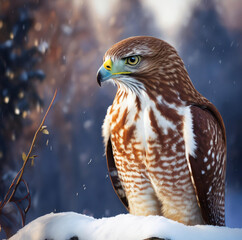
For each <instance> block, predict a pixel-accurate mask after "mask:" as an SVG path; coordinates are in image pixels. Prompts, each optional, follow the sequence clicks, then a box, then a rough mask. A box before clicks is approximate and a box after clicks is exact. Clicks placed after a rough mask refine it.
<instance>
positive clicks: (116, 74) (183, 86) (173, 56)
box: [97, 37, 226, 225]
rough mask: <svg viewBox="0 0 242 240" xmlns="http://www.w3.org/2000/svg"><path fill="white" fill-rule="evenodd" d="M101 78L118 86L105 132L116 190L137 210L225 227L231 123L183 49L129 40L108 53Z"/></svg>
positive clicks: (143, 39) (140, 39)
mask: <svg viewBox="0 0 242 240" xmlns="http://www.w3.org/2000/svg"><path fill="white" fill-rule="evenodd" d="M201 71H202V69H201ZM97 80H98V83H99V84H100V85H101V83H102V82H104V81H107V80H112V81H114V82H115V83H116V85H117V87H118V90H117V93H116V96H115V99H114V101H113V104H112V106H110V107H109V108H108V111H107V115H106V117H105V120H104V124H103V136H104V141H105V145H106V156H107V162H108V168H109V173H110V177H111V180H112V183H113V186H114V189H115V191H116V193H117V195H118V196H119V198H120V199H121V201H122V202H123V204H124V205H125V206H126V208H127V209H128V210H129V211H130V213H131V214H134V215H163V216H165V217H167V218H170V219H173V220H176V221H179V222H182V223H184V224H188V225H194V224H211V225H224V224H225V220H224V219H225V216H224V191H225V169H226V136H225V127H224V123H223V120H222V117H221V116H220V114H219V112H218V110H217V109H216V108H215V106H214V105H213V104H212V103H211V102H209V101H208V100H207V99H206V98H205V97H203V96H202V95H201V94H200V93H199V92H198V91H197V90H196V89H195V88H194V86H193V84H192V82H191V80H190V78H189V76H188V73H187V71H186V69H185V67H184V64H183V61H182V60H181V58H180V57H179V55H178V54H177V52H176V50H175V49H174V48H173V47H172V46H170V45H169V44H168V43H166V42H164V41H162V40H160V39H157V38H153V37H131V38H128V39H125V40H123V41H121V42H119V43H117V44H115V45H114V46H112V47H111V48H110V49H109V50H108V51H107V52H106V54H105V56H104V63H103V65H102V66H101V68H100V69H99V71H98V75H97Z"/></svg>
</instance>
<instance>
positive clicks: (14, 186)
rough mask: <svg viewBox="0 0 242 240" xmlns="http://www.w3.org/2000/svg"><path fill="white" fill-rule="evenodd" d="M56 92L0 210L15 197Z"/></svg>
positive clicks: (0, 205) (0, 204)
mask: <svg viewBox="0 0 242 240" xmlns="http://www.w3.org/2000/svg"><path fill="white" fill-rule="evenodd" d="M56 94H57V89H56V90H55V93H54V96H53V98H52V100H51V103H50V105H49V107H48V109H47V111H46V113H45V115H44V117H43V119H42V121H41V123H40V125H39V128H38V129H37V131H36V132H35V134H34V137H33V140H32V143H31V146H30V149H29V152H28V154H27V156H26V158H25V159H24V163H23V166H22V167H21V169H20V170H19V172H18V173H17V175H16V177H15V178H14V179H13V181H12V183H11V185H10V187H9V189H8V192H7V194H6V195H5V197H4V199H3V201H1V202H0V212H1V210H2V209H3V207H4V206H5V205H6V204H7V203H9V202H10V201H11V199H12V198H13V196H14V194H15V192H16V190H17V188H18V185H19V183H20V182H21V179H22V176H23V173H24V170H25V166H26V164H27V162H28V160H29V159H30V154H31V153H32V150H33V147H34V144H35V141H36V138H37V135H38V133H39V132H40V131H41V129H42V127H43V125H44V122H45V119H46V117H47V115H48V113H49V111H50V108H51V106H52V105H53V102H54V100H55V98H56ZM16 179H17V180H16Z"/></svg>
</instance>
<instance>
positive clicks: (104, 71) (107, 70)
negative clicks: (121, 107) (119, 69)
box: [97, 59, 113, 86]
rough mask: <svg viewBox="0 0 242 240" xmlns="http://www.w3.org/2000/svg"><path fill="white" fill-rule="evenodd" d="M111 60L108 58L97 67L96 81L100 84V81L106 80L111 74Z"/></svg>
mask: <svg viewBox="0 0 242 240" xmlns="http://www.w3.org/2000/svg"><path fill="white" fill-rule="evenodd" d="M112 65H113V63H112V60H111V59H108V60H107V61H106V62H104V63H103V65H102V66H101V67H100V68H99V70H98V72H97V82H98V84H99V85H100V86H101V83H102V82H104V81H106V80H108V79H109V78H110V77H111V76H112Z"/></svg>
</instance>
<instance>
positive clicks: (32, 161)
mask: <svg viewBox="0 0 242 240" xmlns="http://www.w3.org/2000/svg"><path fill="white" fill-rule="evenodd" d="M31 166H32V167H33V166H34V158H32V159H31Z"/></svg>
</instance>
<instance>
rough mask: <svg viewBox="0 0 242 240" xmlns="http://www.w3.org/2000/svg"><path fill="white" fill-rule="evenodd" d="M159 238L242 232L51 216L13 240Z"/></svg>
mask: <svg viewBox="0 0 242 240" xmlns="http://www.w3.org/2000/svg"><path fill="white" fill-rule="evenodd" d="M149 237H160V238H164V239H169V240H184V239H186V240H194V239H196V240H208V239H209V240H210V239H219V240H225V239H226V240H227V239H233V240H241V239H242V229H239V228H227V227H217V226H205V225H197V226H185V225H183V224H181V223H178V222H175V221H172V220H169V219H166V218H164V217H161V216H147V217H144V216H134V215H130V214H122V215H117V216H115V217H109V218H101V219H95V218H93V217H88V216H86V215H82V214H78V213H74V212H63V213H50V214H47V215H45V216H42V217H39V218H37V219H36V220H34V221H32V222H30V223H29V224H28V225H26V226H25V227H24V228H22V229H21V230H19V232H18V233H17V234H15V235H14V236H13V237H11V238H10V240H19V239H25V240H30V239H31V240H43V239H48V240H49V239H51V240H55V239H58V240H68V239H75V240H78V239H79V240H108V239H112V240H119V239H120V240H121V239H122V240H123V239H127V240H132V239H134V240H139V239H140V240H142V239H146V238H149Z"/></svg>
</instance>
